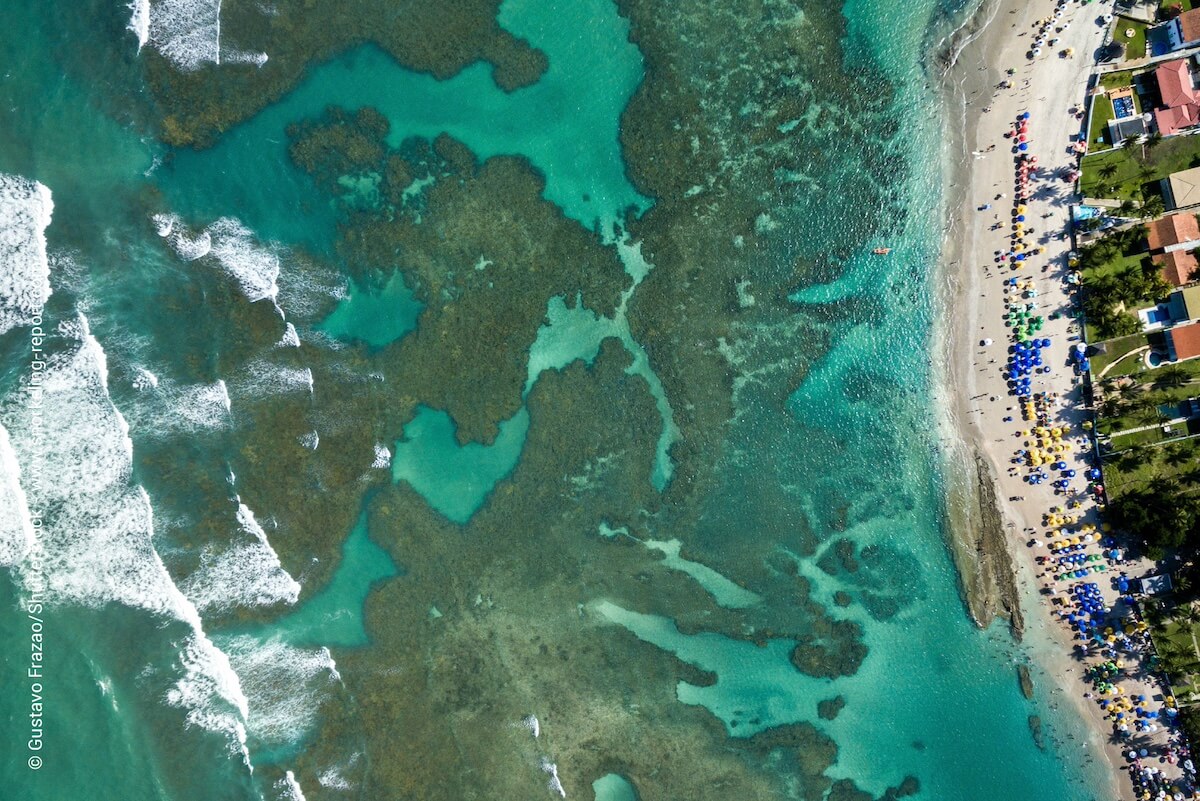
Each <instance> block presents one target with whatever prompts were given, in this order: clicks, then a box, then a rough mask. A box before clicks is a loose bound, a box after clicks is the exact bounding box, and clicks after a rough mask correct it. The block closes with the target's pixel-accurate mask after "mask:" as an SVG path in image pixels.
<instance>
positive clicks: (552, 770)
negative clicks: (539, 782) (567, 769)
mask: <svg viewBox="0 0 1200 801" xmlns="http://www.w3.org/2000/svg"><path fill="white" fill-rule="evenodd" d="M541 767H542V770H543V771H545V772H546V773H547V774H549V776H550V781H549V782H548V785H547V786H548V787H549V788H550V789H551V790H552V791H554V792H555V793H557V794H558V796H559V797H560V798H566V797H567V791H566V790H565V789H564V788H563V785H562V781H561V780H560V779H559V778H558V765H555V764H554V763H553V762H551V761H550V760H549V759H547V758H546V757H542V765H541Z"/></svg>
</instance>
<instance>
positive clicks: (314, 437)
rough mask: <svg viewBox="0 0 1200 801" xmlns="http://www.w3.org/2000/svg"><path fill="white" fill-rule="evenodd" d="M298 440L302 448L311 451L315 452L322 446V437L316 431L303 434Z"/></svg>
mask: <svg viewBox="0 0 1200 801" xmlns="http://www.w3.org/2000/svg"><path fill="white" fill-rule="evenodd" d="M296 439H297V440H298V441H299V442H300V445H301V447H304V448H308V449H309V450H310V451H315V450H316V449H317V446H318V445H320V444H321V435H320V434H318V433H317V432H316V431H309V432H308V433H307V434H301V435H300V436H299V437H297V438H296Z"/></svg>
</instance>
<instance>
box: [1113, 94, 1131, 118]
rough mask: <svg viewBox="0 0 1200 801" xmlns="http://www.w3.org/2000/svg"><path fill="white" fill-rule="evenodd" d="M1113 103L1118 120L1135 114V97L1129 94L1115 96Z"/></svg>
mask: <svg viewBox="0 0 1200 801" xmlns="http://www.w3.org/2000/svg"><path fill="white" fill-rule="evenodd" d="M1112 104H1113V112H1114V113H1115V114H1116V118H1117V119H1118V120H1120V119H1124V118H1125V117H1132V116H1133V98H1132V97H1130V96H1129V95H1125V96H1124V97H1114V98H1113V101H1112Z"/></svg>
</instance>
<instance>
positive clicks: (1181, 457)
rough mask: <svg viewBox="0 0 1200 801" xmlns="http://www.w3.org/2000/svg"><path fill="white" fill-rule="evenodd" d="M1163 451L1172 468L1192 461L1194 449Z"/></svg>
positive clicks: (1181, 447) (1181, 446)
mask: <svg viewBox="0 0 1200 801" xmlns="http://www.w3.org/2000/svg"><path fill="white" fill-rule="evenodd" d="M1163 451H1164V453H1163V461H1164V462H1166V463H1167V464H1169V465H1170V466H1171V467H1181V466H1183V465H1185V464H1187V463H1188V462H1190V461H1191V460H1192V449H1191V447H1190V446H1189V445H1188V444H1187V443H1186V442H1174V443H1172V444H1170V445H1168V446H1167V447H1165V448H1163ZM1197 622H1200V621H1197Z"/></svg>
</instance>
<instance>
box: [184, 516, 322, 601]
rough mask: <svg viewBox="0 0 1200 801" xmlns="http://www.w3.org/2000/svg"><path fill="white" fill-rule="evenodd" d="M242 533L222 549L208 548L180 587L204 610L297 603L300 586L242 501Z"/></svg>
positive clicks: (239, 532) (240, 528)
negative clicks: (284, 566) (197, 565)
mask: <svg viewBox="0 0 1200 801" xmlns="http://www.w3.org/2000/svg"><path fill="white" fill-rule="evenodd" d="M237 522H238V536H237V537H235V538H234V541H233V543H232V544H230V545H226V546H224V547H222V548H219V549H217V548H205V550H204V551H203V552H202V553H201V554H200V567H199V568H198V569H197V570H196V571H195V572H194V573H192V574H191V575H190V576H188V577H187V578H186V579H184V580H183V581H182V582H180V589H181V590H182V591H183V594H184V595H186V596H187V597H188V600H190V601H191V602H192V603H193V604H194V605H195V606H196V608H197V609H199V610H200V611H201V612H208V611H210V610H222V611H225V610H229V609H233V608H235V607H239V606H241V607H255V606H273V605H274V604H278V603H285V604H294V603H295V602H296V599H297V598H299V597H300V585H299V584H298V583H297V582H296V580H295V579H293V578H292V577H291V576H290V575H289V574H288V572H287V571H286V570H284V569H283V565H281V564H280V562H279V556H278V555H277V554H276V553H275V551H274V549H272V548H271V544H270V543H269V542H268V541H267V534H266V532H265V531H263V529H262V526H260V525H259V524H258V521H257V520H255V518H254V512H252V511H250V508H249V507H248V506H246V505H245V504H244V503H239V504H238V511H237Z"/></svg>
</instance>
